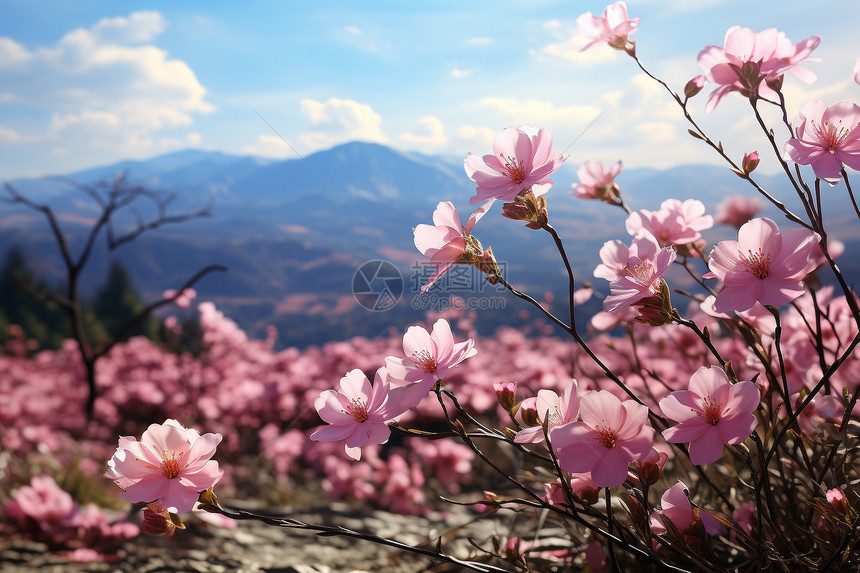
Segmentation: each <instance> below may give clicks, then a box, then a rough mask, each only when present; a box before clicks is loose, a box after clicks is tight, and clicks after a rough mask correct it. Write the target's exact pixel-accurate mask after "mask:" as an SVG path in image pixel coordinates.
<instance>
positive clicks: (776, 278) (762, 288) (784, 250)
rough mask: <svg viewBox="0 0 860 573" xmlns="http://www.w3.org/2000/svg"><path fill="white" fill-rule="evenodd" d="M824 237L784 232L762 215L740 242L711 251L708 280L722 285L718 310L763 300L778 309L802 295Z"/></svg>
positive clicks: (726, 243)
mask: <svg viewBox="0 0 860 573" xmlns="http://www.w3.org/2000/svg"><path fill="white" fill-rule="evenodd" d="M820 240H821V237H819V236H818V234H817V233H814V232H812V231H809V230H807V229H792V230H790V231H786V232H784V233H783V232H781V231H780V230H779V227H778V226H777V224H776V223H774V222H773V221H771V220H770V219H767V218H764V217H761V218H758V219H753V220H752V221H750V222H748V223H746V224H744V225H743V226H742V227H741V228H740V230H739V231H738V240H737V241H722V242H721V243H718V244H717V245H716V246H715V247H714V249H713V251H711V256H710V259H709V260H708V267H709V268H710V269H711V271H710V272H709V273H707V274H705V278H716V279H719V280H720V281H721V282H722V283H723V285H724V286H723V289H722V290H721V291H720V292H719V293H718V294H717V298H716V301H715V302H714V309H715V310H716V311H717V312H729V311H732V310H736V311H743V310H748V309H750V308H752V306H753V305H754V304H755V303H756V302H759V303H761V304H763V305H772V306H780V305H783V304H786V303H788V302H790V301H792V300H794V299H795V298H797V297H798V296H800V295H801V294H803V284H802V282H801V280H802V279H803V277H805V276H806V275H807V274H808V273H809V272H810V271H812V270H813V269H815V266H816V265H815V261H814V260H813V253H814V251H815V249H816V248H817V247H818V242H819V241H820Z"/></svg>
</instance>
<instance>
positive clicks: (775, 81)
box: [765, 76, 785, 93]
mask: <svg viewBox="0 0 860 573" xmlns="http://www.w3.org/2000/svg"><path fill="white" fill-rule="evenodd" d="M784 78H785V76H777V77H775V78H768V79H767V80H766V81H765V83H766V84H767V87H769V88H770V89H772V90H773V91H775V92H777V93H779V91H780V90H782V82H783V79H784Z"/></svg>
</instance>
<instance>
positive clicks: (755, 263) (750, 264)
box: [738, 247, 770, 279]
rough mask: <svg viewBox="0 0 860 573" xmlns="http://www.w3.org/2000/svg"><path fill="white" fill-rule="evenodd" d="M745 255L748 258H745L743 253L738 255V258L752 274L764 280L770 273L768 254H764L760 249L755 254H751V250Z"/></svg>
mask: <svg viewBox="0 0 860 573" xmlns="http://www.w3.org/2000/svg"><path fill="white" fill-rule="evenodd" d="M747 253H749V256H745V255H744V254H743V253H738V256H740V258H741V260H742V261H743V262H744V264H745V265H746V266H747V268H748V269H749V271H750V272H751V273H752V274H754V275H755V276H757V277H758V278H760V279H766V278H767V275H768V272H769V271H770V253H768V254H764V252H762V250H761V247H759V248H758V252H757V253H753V252H752V251H751V250H750V251H747Z"/></svg>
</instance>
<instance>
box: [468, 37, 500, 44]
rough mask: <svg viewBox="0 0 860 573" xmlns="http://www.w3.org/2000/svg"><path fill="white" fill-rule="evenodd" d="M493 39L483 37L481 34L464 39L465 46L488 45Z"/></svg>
mask: <svg viewBox="0 0 860 573" xmlns="http://www.w3.org/2000/svg"><path fill="white" fill-rule="evenodd" d="M492 43H493V41H492V40H491V39H489V38H484V37H482V36H477V37H474V38H469V39H468V40H466V45H467V46H489V45H490V44H492Z"/></svg>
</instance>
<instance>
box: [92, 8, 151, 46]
mask: <svg viewBox="0 0 860 573" xmlns="http://www.w3.org/2000/svg"><path fill="white" fill-rule="evenodd" d="M166 27H167V22H166V21H165V20H164V17H163V16H162V15H161V14H159V13H158V12H153V11H140V12H134V13H133V14H131V15H130V16H129V17H128V18H122V17H118V18H104V19H103V20H101V21H100V22H99V23H98V24H96V25H95V26H93V29H92V32H91V33H92V35H93V36H94V37H95V38H97V40H98V41H99V42H100V43H102V44H123V43H135V44H137V43H142V42H149V41H151V40H152V39H153V38H155V37H156V36H158V35H159V34H161V33H162V32H163V31H164V29H165V28H166Z"/></svg>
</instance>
